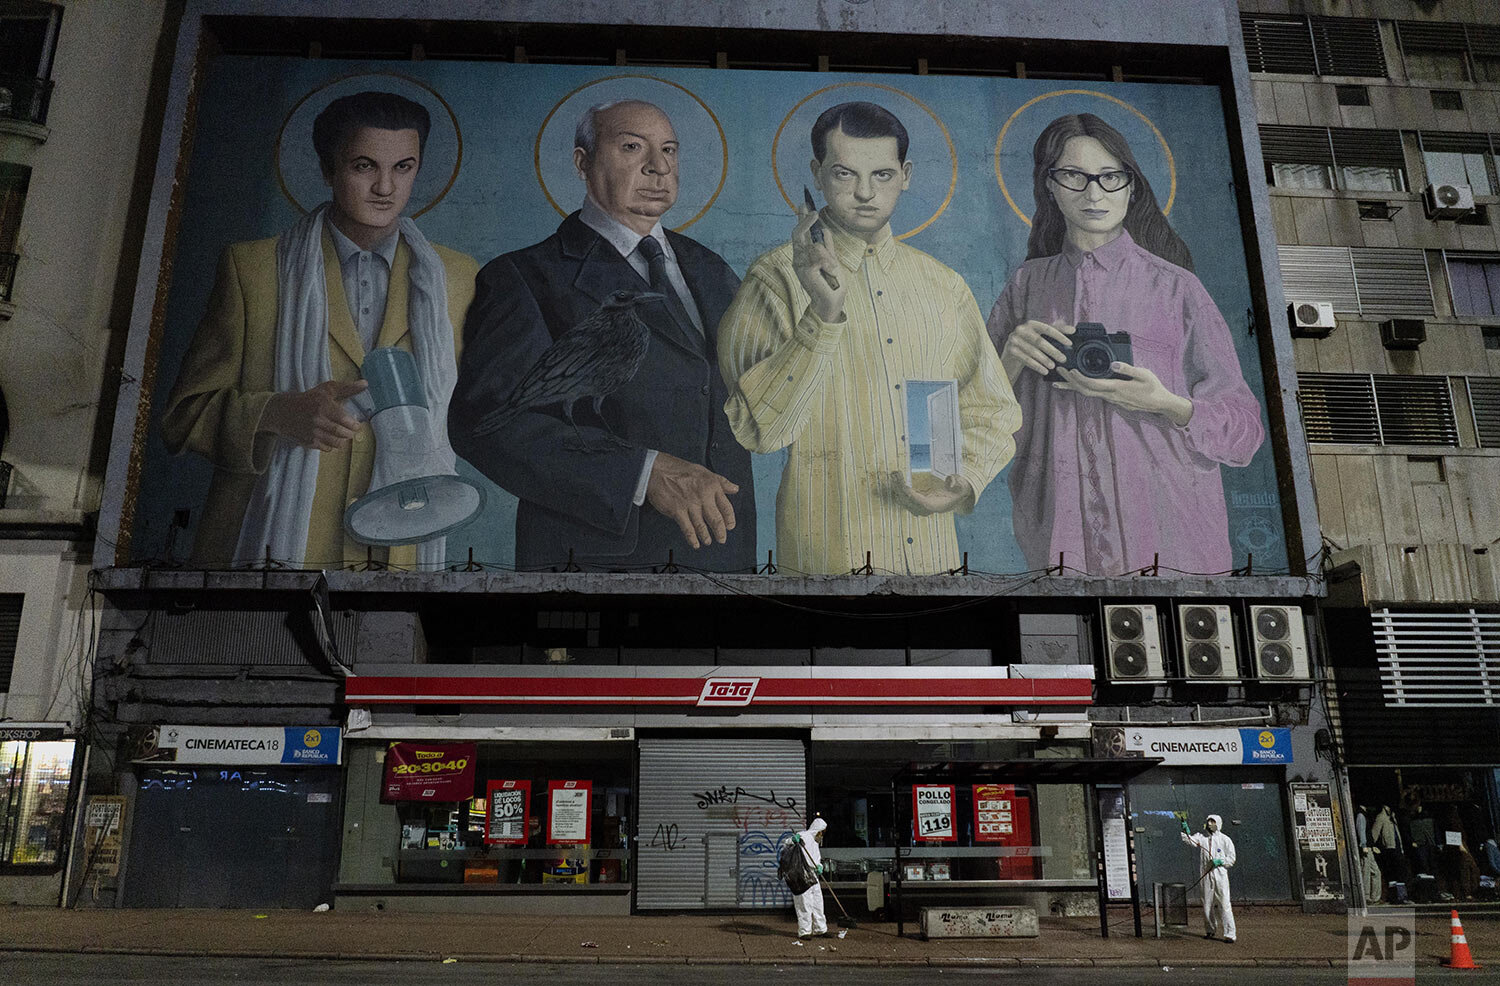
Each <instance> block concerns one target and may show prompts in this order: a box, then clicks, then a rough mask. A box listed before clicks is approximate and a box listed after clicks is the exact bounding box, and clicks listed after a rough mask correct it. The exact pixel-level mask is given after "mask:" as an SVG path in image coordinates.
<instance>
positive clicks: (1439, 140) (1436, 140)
mask: <svg viewBox="0 0 1500 986" xmlns="http://www.w3.org/2000/svg"><path fill="white" fill-rule="evenodd" d="M1417 144H1418V146H1420V147H1421V148H1422V150H1423V151H1436V152H1439V153H1444V152H1447V153H1453V154H1486V153H1488V152H1489V149H1490V138H1489V137H1488V136H1487V135H1485V134H1447V133H1436V132H1434V131H1431V130H1420V131H1418V132H1417Z"/></svg>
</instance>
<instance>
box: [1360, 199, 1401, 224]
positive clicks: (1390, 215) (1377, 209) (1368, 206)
mask: <svg viewBox="0 0 1500 986" xmlns="http://www.w3.org/2000/svg"><path fill="white" fill-rule="evenodd" d="M1400 211H1401V207H1400V206H1399V205H1397V206H1393V205H1391V204H1390V203H1389V202H1364V201H1361V202H1360V203H1359V218H1361V219H1368V220H1371V221H1376V222H1390V221H1391V220H1392V219H1395V218H1396V213H1398V212H1400Z"/></svg>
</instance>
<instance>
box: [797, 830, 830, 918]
mask: <svg viewBox="0 0 1500 986" xmlns="http://www.w3.org/2000/svg"><path fill="white" fill-rule="evenodd" d="M827 828H828V823H827V822H825V821H824V820H823V819H821V818H814V819H813V820H812V824H811V825H809V826H808V827H807V828H806V830H804V831H802V832H798V833H797V834H796V835H794V836H792V838H793V839H795V840H796V841H797V843H798V844H799V845H800V846H801V847H802V851H803V852H804V853H806V854H807V863H808V865H809V866H811V867H812V869H813V873H815V874H816V875H817V876H820V877H821V876H822V875H823V850H822V843H823V831H824V830H825V829H827ZM792 906H793V907H794V908H796V910H797V937H798V938H811V937H812V936H813V935H826V934H828V919H827V918H825V917H824V916H823V881H822V880H815V881H813V885H812V886H811V887H808V888H807V890H806V891H804V892H803V893H800V894H793V895H792Z"/></svg>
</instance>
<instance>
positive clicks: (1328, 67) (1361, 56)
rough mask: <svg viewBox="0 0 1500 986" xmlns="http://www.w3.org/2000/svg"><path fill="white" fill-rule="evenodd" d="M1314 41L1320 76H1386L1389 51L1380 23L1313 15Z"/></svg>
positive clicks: (1356, 18) (1361, 19) (1360, 18)
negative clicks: (1381, 32)
mask: <svg viewBox="0 0 1500 986" xmlns="http://www.w3.org/2000/svg"><path fill="white" fill-rule="evenodd" d="M1312 35H1313V44H1314V46H1315V51H1316V53H1317V59H1318V74H1320V75H1357V76H1367V77H1372V78H1385V76H1386V69H1385V51H1384V49H1383V48H1382V46H1381V44H1380V23H1379V22H1378V21H1375V20H1371V19H1369V18H1364V17H1314V18H1312Z"/></svg>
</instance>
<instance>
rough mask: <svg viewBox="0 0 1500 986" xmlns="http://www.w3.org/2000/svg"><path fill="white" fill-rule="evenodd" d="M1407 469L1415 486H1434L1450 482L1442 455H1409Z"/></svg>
mask: <svg viewBox="0 0 1500 986" xmlns="http://www.w3.org/2000/svg"><path fill="white" fill-rule="evenodd" d="M1406 468H1407V471H1408V472H1409V473H1410V474H1411V481H1412V483H1413V484H1417V483H1421V484H1423V485H1428V486H1430V485H1433V484H1435V483H1446V482H1447V481H1448V470H1447V467H1445V466H1444V465H1443V457H1442V456H1441V455H1408V456H1407V457H1406Z"/></svg>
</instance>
